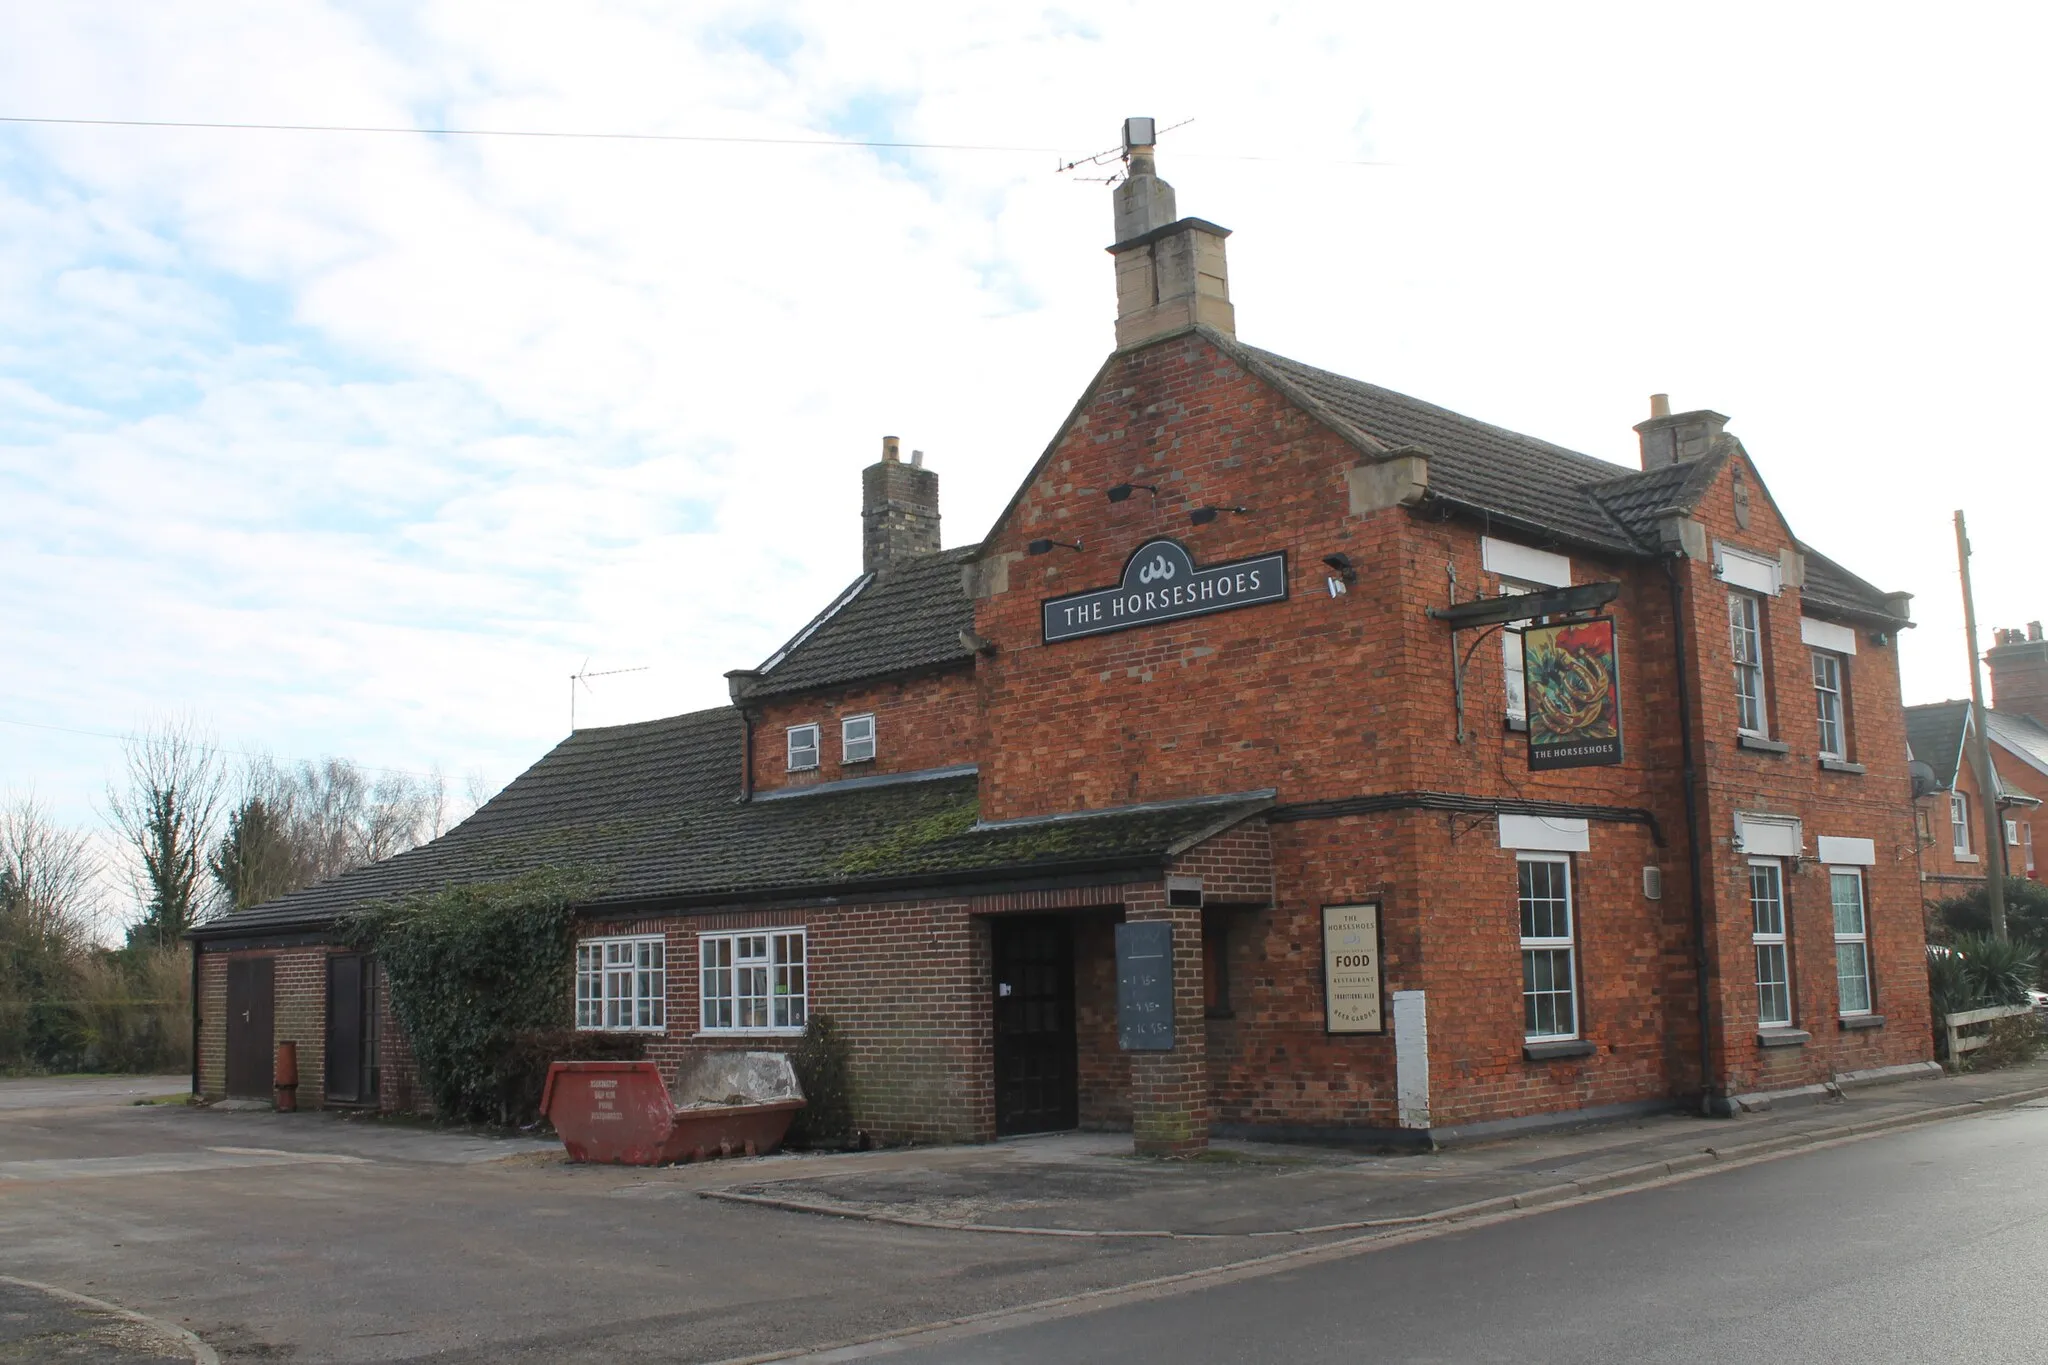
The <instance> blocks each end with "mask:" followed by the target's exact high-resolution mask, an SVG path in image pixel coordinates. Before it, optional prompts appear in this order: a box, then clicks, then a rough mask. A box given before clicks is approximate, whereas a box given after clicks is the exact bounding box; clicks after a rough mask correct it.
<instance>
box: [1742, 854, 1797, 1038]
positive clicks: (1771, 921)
mask: <svg viewBox="0 0 2048 1365" xmlns="http://www.w3.org/2000/svg"><path fill="white" fill-rule="evenodd" d="M1749 911H1750V917H1751V931H1750V942H1751V943H1753V944H1754V945H1755V947H1756V1022H1757V1027H1758V1028H1790V1027H1791V1026H1792V963H1791V954H1790V953H1789V952H1788V951H1787V944H1786V938H1785V869H1784V865H1783V864H1782V863H1780V862H1779V861H1778V860H1777V859H1776V858H1751V859H1750V860H1749Z"/></svg>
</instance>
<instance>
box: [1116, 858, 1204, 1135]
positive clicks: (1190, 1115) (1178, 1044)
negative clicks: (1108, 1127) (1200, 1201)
mask: <svg viewBox="0 0 2048 1365" xmlns="http://www.w3.org/2000/svg"><path fill="white" fill-rule="evenodd" d="M1124 918H1125V919H1126V920H1128V921H1130V922H1132V923H1137V922H1139V921H1141V920H1165V921H1167V922H1169V923H1171V924H1172V925H1173V1050H1172V1051H1170V1052H1132V1053H1129V1054H1128V1055H1129V1057H1130V1059H1131V1137H1132V1140H1133V1145H1134V1146H1135V1147H1136V1149H1137V1150H1138V1151H1139V1152H1140V1153H1141V1154H1143V1155H1146V1156H1189V1155H1192V1154H1193V1153H1196V1152H1203V1151H1207V1150H1208V1148H1209V1058H1208V1025H1207V1023H1206V1022H1205V1021H1204V1017H1203V1007H1202V1000H1203V994H1202V912H1201V911H1200V910H1189V909H1177V910H1176V909H1168V908H1167V906H1166V896H1165V893H1164V891H1163V889H1161V888H1157V887H1148V888H1145V889H1144V890H1143V891H1139V892H1136V893H1135V894H1133V895H1131V896H1130V897H1129V898H1127V899H1126V901H1125V904H1124Z"/></svg>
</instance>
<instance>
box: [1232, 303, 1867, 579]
mask: <svg viewBox="0 0 2048 1365" xmlns="http://www.w3.org/2000/svg"><path fill="white" fill-rule="evenodd" d="M1205 335H1206V336H1207V337H1208V339H1209V340H1211V341H1212V342H1214V343H1215V344H1217V345H1218V346H1219V347H1220V348H1221V349H1223V350H1224V351H1225V353H1226V354H1229V355H1231V356H1233V357H1235V358H1237V359H1238V360H1239V361H1240V362H1241V363H1243V364H1245V365H1246V366H1247V368H1249V369H1251V370H1252V371H1253V372H1254V373H1257V374H1262V375H1264V376H1265V377H1266V378H1267V379H1269V380H1271V381H1272V382H1274V383H1275V384H1277V385H1278V386H1279V387H1280V388H1281V389H1282V391H1284V392H1287V393H1289V394H1290V395H1291V396H1293V397H1294V398H1295V399H1296V401H1297V402H1301V403H1302V404H1303V406H1304V407H1306V408H1308V409H1309V410H1310V411H1313V412H1315V413H1317V414H1318V415H1319V416H1321V417H1322V418H1323V419H1324V420H1326V421H1329V422H1331V423H1332V424H1333V425H1335V426H1336V427H1338V428H1339V429H1340V430H1341V431H1343V432H1344V433H1345V434H1346V435H1347V436H1348V437H1349V438H1350V439H1352V440H1354V441H1356V442H1357V443H1358V444H1360V445H1362V446H1364V447H1366V448H1367V449H1393V448H1396V447H1401V446H1417V447H1420V448H1422V449H1423V450H1425V451H1427V452H1428V455H1429V490H1430V493H1431V494H1432V495H1433V496H1436V497H1440V498H1445V499H1448V500H1450V501H1452V502H1455V503H1458V504H1461V505H1463V506H1465V507H1468V508H1472V509H1474V510H1476V511H1478V512H1480V513H1481V514H1484V515H1489V516H1492V517H1497V518H1499V519H1500V520H1501V522H1502V523H1503V524H1504V525H1519V526H1521V527H1523V528H1525V529H1526V530H1527V531H1529V532H1533V533H1534V534H1536V535H1539V536H1540V535H1542V534H1544V533H1546V532H1547V533H1548V534H1550V535H1552V536H1554V537H1556V538H1557V539H1558V540H1559V541H1560V542H1568V543H1574V544H1579V545H1585V546H1588V547H1591V548H1595V549H1610V550H1618V551H1622V552H1625V553H1629V554H1644V553H1654V552H1655V551H1656V550H1657V549H1658V543H1657V524H1656V523H1657V516H1656V514H1657V513H1659V512H1663V511H1666V510H1668V509H1671V508H1681V509H1687V510H1689V509H1691V508H1692V507H1693V506H1694V505H1695V504H1696V503H1697V502H1698V500H1699V498H1700V496H1701V495H1702V494H1703V493H1704V492H1705V491H1706V489H1707V487H1708V486H1709V485H1710V484H1711V483H1712V482H1713V479H1714V476H1715V474H1716V473H1717V472H1718V471H1719V470H1720V468H1721V466H1722V464H1723V463H1724V462H1725V461H1726V459H1727V458H1728V456H1729V455H1731V454H1732V453H1733V452H1735V451H1736V450H1739V449H1740V448H1741V447H1740V444H1739V443H1738V442H1737V441H1736V440H1735V439H1734V438H1733V437H1729V436H1724V437H1722V438H1721V441H1720V442H1719V443H1717V446H1716V448H1715V450H1714V451H1713V452H1712V453H1711V454H1709V455H1707V456H1706V457H1704V458H1702V459H1699V460H1693V461H1688V462H1686V463H1683V464H1676V465H1671V466H1667V467H1666V468H1663V469H1655V470H1645V471H1637V470H1630V469H1628V468H1626V467H1624V466H1622V465H1617V464H1614V463H1611V462H1610V461H1607V460H1602V459H1596V458H1595V457H1593V456H1591V455H1582V454H1580V453H1579V452H1578V451H1575V450H1567V449H1565V448H1564V447H1563V446H1558V445H1552V444H1551V443H1550V442H1548V441H1539V440H1537V439H1536V438H1535V437H1533V436H1523V435H1521V434H1519V433H1517V432H1513V431H1509V430H1507V429H1506V428H1504V427H1497V426H1494V425H1492V424H1491V423H1488V422H1481V421H1478V420H1477V419H1475V418H1471V417H1465V416H1462V415H1460V414H1458V413H1455V412H1452V411H1450V410H1449V409H1448V408H1440V407H1437V406H1436V405H1435V404H1432V403H1425V402H1422V401H1421V400H1420V399H1415V398H1410V397H1408V396H1407V395H1405V394H1399V393H1395V392H1393V391H1392V390H1391V389H1383V388H1380V387H1379V386H1378V385H1376V384H1367V383H1365V382H1363V381H1362V380H1357V379H1350V378H1346V377H1345V376H1343V375H1339V374H1332V373H1330V372H1329V371H1328V370H1318V369H1316V368H1314V367H1313V366H1309V365H1304V364H1302V363H1300V362H1299V361H1295V360H1289V359H1287V358H1286V357H1285V356H1279V355H1274V354H1273V353H1272V352H1270V351H1261V350H1259V349H1257V348H1255V347H1251V346H1245V345H1243V344H1242V343H1240V342H1237V341H1235V340H1232V339H1230V338H1227V337H1222V336H1219V335H1216V334H1214V333H1205ZM1800 549H1801V550H1802V551H1803V552H1804V553H1805V554H1806V556H1807V581H1806V585H1805V587H1804V588H1802V589H1801V595H1802V597H1803V598H1804V599H1805V600H1807V601H1809V602H1811V603H1812V604H1813V605H1815V606H1817V607H1820V608H1822V609H1823V610H1824V609H1826V608H1828V607H1835V608H1837V609H1840V610H1845V611H1855V612H1862V613H1867V614H1871V615H1877V616H1883V617H1886V618H1887V619H1891V618H1890V612H1889V609H1888V608H1887V606H1886V599H1885V594H1884V593H1883V592H1882V591H1881V590H1879V589H1878V588H1876V587H1875V586H1873V585H1871V584H1870V583H1867V582H1865V581H1864V580H1863V579H1861V578H1858V577H1857V576H1856V575H1855V574H1852V573H1850V572H1849V571H1848V570H1847V569H1844V568H1843V567H1842V566H1841V565H1839V564H1837V563H1835V562H1834V561H1833V560H1831V559H1828V558H1827V557H1826V556H1824V555H1821V554H1819V553H1818V552H1816V551H1814V550H1812V549H1811V548H1809V547H1807V546H1805V545H1801V546H1800Z"/></svg>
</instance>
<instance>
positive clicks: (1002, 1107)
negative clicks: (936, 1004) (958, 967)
mask: <svg viewBox="0 0 2048 1365" xmlns="http://www.w3.org/2000/svg"><path fill="white" fill-rule="evenodd" d="M989 938H990V950H991V957H992V965H993V966H994V968H995V1024H996V1038H995V1051H996V1055H995V1069H996V1076H995V1079H996V1132H997V1133H998V1134H1001V1135H1004V1136H1008V1135H1010V1134H1012V1133H1050V1132H1057V1131H1059V1130H1060V1129H1063V1128H1072V1127H1074V1126H1075V1125H1077V1124H1078V1123H1079V1122H1080V1119H1081V1095H1080V1076H1079V1066H1078V1060H1077V1055H1076V1049H1075V1039H1074V929H1073V922H1072V921H1071V920H1069V919H1065V918H1062V917H1059V916H1054V915H1019V916H1015V917H1002V918H998V919H995V920H993V921H991V922H990V925H989Z"/></svg>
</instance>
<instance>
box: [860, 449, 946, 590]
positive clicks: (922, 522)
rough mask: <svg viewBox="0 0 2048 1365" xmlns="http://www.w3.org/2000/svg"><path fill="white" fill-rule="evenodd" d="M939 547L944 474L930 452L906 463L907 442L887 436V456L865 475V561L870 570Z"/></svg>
mask: <svg viewBox="0 0 2048 1365" xmlns="http://www.w3.org/2000/svg"><path fill="white" fill-rule="evenodd" d="M938 548H939V476H938V475H936V474H934V473H932V471H931V470H929V469H926V468H925V467H924V452H923V451H921V450H914V451H912V452H911V453H910V463H909V464H905V463H903V443H902V442H901V441H899V440H897V439H896V438H895V437H894V436H884V437H883V438H882V458H881V459H879V460H877V461H876V462H875V463H873V464H871V465H869V466H868V467H867V468H866V469H864V470H862V471H861V475H860V562H861V568H862V569H863V570H864V571H865V572H867V573H873V572H874V571H875V570H877V569H880V568H885V567H887V566H888V565H889V564H891V563H893V562H895V561H897V560H901V559H908V558H909V557H910V556H912V555H928V554H930V553H932V552H933V551H934V550H936V549H938Z"/></svg>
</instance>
